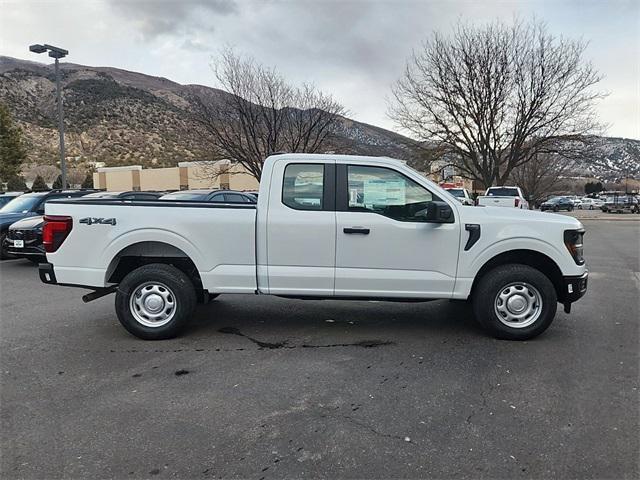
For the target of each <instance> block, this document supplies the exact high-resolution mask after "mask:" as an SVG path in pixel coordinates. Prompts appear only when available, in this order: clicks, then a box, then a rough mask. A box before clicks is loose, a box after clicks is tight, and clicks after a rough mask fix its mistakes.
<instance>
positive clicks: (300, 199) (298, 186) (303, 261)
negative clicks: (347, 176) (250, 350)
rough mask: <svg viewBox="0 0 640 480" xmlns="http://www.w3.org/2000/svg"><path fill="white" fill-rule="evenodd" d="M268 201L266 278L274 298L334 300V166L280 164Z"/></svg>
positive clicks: (278, 163) (283, 160)
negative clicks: (293, 296)
mask: <svg viewBox="0 0 640 480" xmlns="http://www.w3.org/2000/svg"><path fill="white" fill-rule="evenodd" d="M270 182H271V183H270V185H271V187H270V190H269V199H268V219H267V222H266V225H267V227H266V228H267V235H266V237H267V246H266V250H267V261H266V264H267V267H266V268H267V278H268V291H269V293H271V294H275V295H278V294H282V295H284V294H287V295H302V296H306V295H310V296H330V295H333V283H334V272H335V254H336V243H335V242H336V212H335V188H334V186H335V163H334V162H332V161H326V160H323V161H321V162H308V161H302V162H291V161H287V160H286V159H282V160H280V161H277V162H276V163H275V165H274V167H273V171H272V175H271V181H270Z"/></svg>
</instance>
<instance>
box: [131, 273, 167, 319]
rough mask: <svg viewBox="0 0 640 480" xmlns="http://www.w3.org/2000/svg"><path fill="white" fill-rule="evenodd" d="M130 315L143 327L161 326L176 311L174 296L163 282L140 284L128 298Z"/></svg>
mask: <svg viewBox="0 0 640 480" xmlns="http://www.w3.org/2000/svg"><path fill="white" fill-rule="evenodd" d="M129 309H130V310H131V315H133V318H135V319H136V321H138V322H139V323H141V324H142V325H144V326H145V327H151V328H154V327H161V326H163V325H166V324H167V323H169V322H170V321H171V319H172V318H173V316H174V315H175V313H176V297H175V295H174V294H173V292H172V291H171V290H170V289H169V288H168V287H167V286H166V285H164V284H162V283H159V282H146V283H143V284H142V285H140V286H139V287H138V288H136V290H135V291H134V292H133V295H131V298H130V300H129Z"/></svg>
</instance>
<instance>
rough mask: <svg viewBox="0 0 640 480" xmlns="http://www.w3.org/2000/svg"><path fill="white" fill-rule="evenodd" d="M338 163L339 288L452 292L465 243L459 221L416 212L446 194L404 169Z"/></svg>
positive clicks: (396, 293)
mask: <svg viewBox="0 0 640 480" xmlns="http://www.w3.org/2000/svg"><path fill="white" fill-rule="evenodd" d="M336 168H337V172H338V175H337V178H338V181H337V188H338V191H337V197H336V198H337V204H338V205H337V210H338V211H337V212H336V279H335V295H337V296H357V297H396V298H399V297H404V298H447V297H449V296H451V294H452V292H453V288H454V284H455V278H456V270H457V262H458V252H459V242H460V222H459V219H458V218H457V216H456V220H455V222H454V223H427V222H425V221H424V219H423V218H422V217H421V216H420V215H416V213H418V212H420V211H421V210H423V209H424V208H425V207H426V204H427V202H429V201H432V200H441V199H440V198H438V197H437V196H436V195H435V194H433V193H432V192H431V191H429V190H428V189H427V188H426V187H424V186H422V185H420V184H418V183H417V182H416V181H414V180H412V179H410V178H408V177H407V176H405V175H404V174H403V173H401V172H399V171H396V170H393V169H390V168H387V167H374V166H365V165H336ZM341 199H342V200H341ZM455 212H456V211H455V209H454V215H455V214H456V213H455Z"/></svg>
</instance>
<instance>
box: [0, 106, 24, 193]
mask: <svg viewBox="0 0 640 480" xmlns="http://www.w3.org/2000/svg"><path fill="white" fill-rule="evenodd" d="M26 156H27V152H26V150H25V147H24V143H23V141H22V131H21V130H20V127H18V126H17V125H15V124H14V123H13V120H12V118H11V115H10V113H9V109H8V108H7V107H6V106H5V105H3V104H1V103H0V181H3V182H9V181H10V180H11V181H15V179H14V177H18V176H19V175H20V170H21V169H22V162H23V161H24V159H25V158H26ZM22 182H23V183H24V179H22Z"/></svg>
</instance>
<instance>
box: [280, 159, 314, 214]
mask: <svg viewBox="0 0 640 480" xmlns="http://www.w3.org/2000/svg"><path fill="white" fill-rule="evenodd" d="M324 169H325V166H324V164H321V163H290V164H288V165H287V166H286V167H285V169H284V179H283V184H282V203H283V204H284V205H286V206H287V207H289V208H293V209H294V210H322V209H323V208H324V201H323V200H324Z"/></svg>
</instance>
